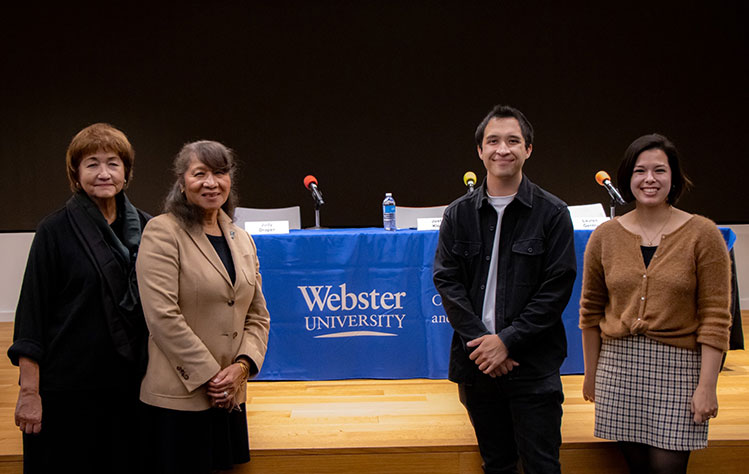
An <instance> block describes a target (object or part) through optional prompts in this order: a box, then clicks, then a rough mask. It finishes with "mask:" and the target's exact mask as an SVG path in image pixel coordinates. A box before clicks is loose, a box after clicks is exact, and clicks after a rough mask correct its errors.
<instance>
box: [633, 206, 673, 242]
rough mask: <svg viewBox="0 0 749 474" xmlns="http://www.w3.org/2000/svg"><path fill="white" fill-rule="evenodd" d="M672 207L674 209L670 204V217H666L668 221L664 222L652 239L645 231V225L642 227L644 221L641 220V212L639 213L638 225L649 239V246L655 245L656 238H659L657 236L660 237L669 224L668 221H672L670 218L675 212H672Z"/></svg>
mask: <svg viewBox="0 0 749 474" xmlns="http://www.w3.org/2000/svg"><path fill="white" fill-rule="evenodd" d="M672 209H673V208H672V207H671V206H668V217H667V218H666V222H664V223H663V225H662V226H661V228H660V229H659V230H658V232H656V233H655V237H653V238H652V239H651V238H650V237H649V236H648V234H647V233H646V232H645V228H644V227H642V222H640V215H639V214H637V225H638V226H639V227H640V232H642V236H643V237H645V240H647V241H648V246H650V247H652V246H653V241H654V240H655V239H657V238H658V236H659V235H661V232H663V229H665V228H666V224H668V221H670V220H671V214H673V213H672V212H671V210H672Z"/></svg>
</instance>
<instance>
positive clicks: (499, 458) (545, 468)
mask: <svg viewBox="0 0 749 474" xmlns="http://www.w3.org/2000/svg"><path fill="white" fill-rule="evenodd" d="M458 391H459V395H460V401H461V403H463V405H464V406H465V407H466V410H467V411H468V416H469V417H470V419H471V423H472V424H473V428H474V431H475V432H476V438H477V440H478V443H479V451H480V452H481V458H482V459H483V461H484V472H486V473H487V474H489V473H491V474H494V473H516V472H517V464H518V457H519V458H520V460H521V461H522V465H523V472H524V473H525V474H549V473H552V474H553V473H560V472H561V469H560V465H559V447H560V446H561V444H562V434H561V425H562V401H563V400H564V394H563V392H562V382H561V380H560V378H559V374H558V373H557V374H554V375H552V376H549V377H546V378H544V379H541V380H534V381H517V380H511V379H509V378H507V377H506V376H505V377H497V378H491V377H489V376H487V375H483V374H481V376H480V377H477V379H476V380H475V381H474V382H473V383H461V384H458Z"/></svg>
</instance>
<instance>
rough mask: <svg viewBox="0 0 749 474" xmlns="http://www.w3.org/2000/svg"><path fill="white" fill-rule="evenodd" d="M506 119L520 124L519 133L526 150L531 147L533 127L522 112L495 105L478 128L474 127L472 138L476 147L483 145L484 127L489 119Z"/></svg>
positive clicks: (506, 106) (513, 108)
mask: <svg viewBox="0 0 749 474" xmlns="http://www.w3.org/2000/svg"><path fill="white" fill-rule="evenodd" d="M508 117H511V118H514V119H516V120H517V121H518V123H519V124H520V131H521V132H522V133H523V140H525V148H526V150H527V149H528V148H529V147H530V146H531V145H533V126H532V125H531V123H530V122H529V121H528V119H527V118H525V115H523V112H521V111H519V110H518V109H516V108H515V107H510V106H509V105H495V106H494V108H493V109H492V110H491V111H489V113H488V114H486V117H484V120H482V121H481V123H480V124H479V126H478V127H476V134H475V136H474V138H475V139H476V145H478V147H479V148H482V146H481V145H482V144H483V143H484V130H486V126H487V125H489V121H490V120H491V119H493V118H508Z"/></svg>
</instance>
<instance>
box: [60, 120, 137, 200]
mask: <svg viewBox="0 0 749 474" xmlns="http://www.w3.org/2000/svg"><path fill="white" fill-rule="evenodd" d="M99 150H102V151H107V152H110V153H114V154H115V155H117V156H119V157H120V159H121V160H122V164H123V166H124V167H125V184H124V186H123V189H127V185H128V184H129V183H130V180H131V179H133V163H134V162H135V150H133V146H132V145H131V144H130V141H129V140H128V139H127V136H125V134H124V133H122V131H121V130H118V129H116V128H114V127H113V126H111V125H109V124H108V123H95V124H92V125H89V126H88V127H86V128H84V129H83V130H81V131H80V132H78V133H76V135H75V136H74V137H73V139H72V140H71V141H70V145H69V146H68V151H67V153H66V154H65V169H66V171H67V173H68V181H69V182H70V189H71V190H72V191H73V192H77V191H78V190H79V189H80V182H79V177H78V167H79V166H80V165H81V161H83V158H85V157H86V156H87V155H90V154H92V153H96V152H97V151H99Z"/></svg>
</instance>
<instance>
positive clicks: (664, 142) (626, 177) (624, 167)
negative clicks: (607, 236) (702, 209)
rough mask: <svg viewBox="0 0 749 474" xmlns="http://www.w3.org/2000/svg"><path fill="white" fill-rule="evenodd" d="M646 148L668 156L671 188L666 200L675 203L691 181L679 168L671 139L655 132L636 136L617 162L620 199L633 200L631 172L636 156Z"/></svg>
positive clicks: (676, 152)
mask: <svg viewBox="0 0 749 474" xmlns="http://www.w3.org/2000/svg"><path fill="white" fill-rule="evenodd" d="M647 150H661V151H663V153H665V154H666V157H668V166H669V168H671V189H670V190H669V191H668V196H667V197H666V202H667V203H669V204H676V202H677V201H678V200H679V197H681V194H682V193H683V192H684V191H686V190H688V189H690V188H691V187H692V181H690V180H689V178H688V177H687V175H686V174H685V173H684V170H682V168H681V164H680V163H679V152H678V151H677V150H676V146H675V145H674V144H673V143H672V142H671V140H669V139H668V138H666V137H664V136H663V135H659V134H657V133H651V134H649V135H643V136H641V137H640V138H637V139H636V140H635V141H633V142H632V143H630V145H629V146H628V147H627V150H626V151H625V152H624V157H623V158H622V162H621V163H620V164H619V171H618V172H617V174H616V181H617V184H618V185H619V192H620V193H621V195H622V199H624V200H625V201H627V202H632V201H634V200H635V197H634V195H633V194H632V189H630V183H631V182H632V173H633V172H634V169H635V164H636V163H637V158H638V157H639V156H640V154H641V153H642V152H643V151H647Z"/></svg>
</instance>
